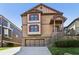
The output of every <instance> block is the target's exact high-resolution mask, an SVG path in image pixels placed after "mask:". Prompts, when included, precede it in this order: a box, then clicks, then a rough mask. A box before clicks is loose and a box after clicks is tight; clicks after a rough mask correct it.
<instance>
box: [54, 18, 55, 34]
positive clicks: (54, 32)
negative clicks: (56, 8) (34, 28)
mask: <svg viewBox="0 0 79 59" xmlns="http://www.w3.org/2000/svg"><path fill="white" fill-rule="evenodd" d="M54 35H55V19H54Z"/></svg>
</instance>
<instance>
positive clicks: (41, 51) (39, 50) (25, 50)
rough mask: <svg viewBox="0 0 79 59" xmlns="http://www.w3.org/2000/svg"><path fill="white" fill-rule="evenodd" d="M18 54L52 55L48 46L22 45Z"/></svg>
mask: <svg viewBox="0 0 79 59" xmlns="http://www.w3.org/2000/svg"><path fill="white" fill-rule="evenodd" d="M16 55H51V53H50V51H49V50H48V48H47V47H22V48H21V50H20V51H19V52H18V53H16Z"/></svg>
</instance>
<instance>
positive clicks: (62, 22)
mask: <svg viewBox="0 0 79 59" xmlns="http://www.w3.org/2000/svg"><path fill="white" fill-rule="evenodd" d="M63 25H64V23H63V20H62V24H61V27H62V34H63V33H64V31H63V30H64V26H63Z"/></svg>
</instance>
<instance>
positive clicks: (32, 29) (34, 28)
mask: <svg viewBox="0 0 79 59" xmlns="http://www.w3.org/2000/svg"><path fill="white" fill-rule="evenodd" d="M29 32H39V25H30V26H29Z"/></svg>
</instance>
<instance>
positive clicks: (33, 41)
mask: <svg viewBox="0 0 79 59" xmlns="http://www.w3.org/2000/svg"><path fill="white" fill-rule="evenodd" d="M21 17H22V34H23V40H22V44H23V46H46V45H47V43H48V42H49V40H50V38H51V37H53V36H54V35H56V34H57V33H58V32H61V33H63V23H64V21H65V20H66V18H65V17H64V16H63V13H62V12H60V11H58V10H55V9H53V8H50V7H48V6H46V5H44V4H39V5H37V6H35V7H34V8H32V9H30V10H28V11H26V12H24V13H23V14H21Z"/></svg>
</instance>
